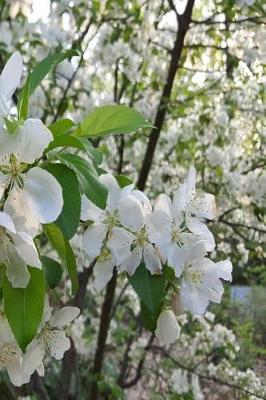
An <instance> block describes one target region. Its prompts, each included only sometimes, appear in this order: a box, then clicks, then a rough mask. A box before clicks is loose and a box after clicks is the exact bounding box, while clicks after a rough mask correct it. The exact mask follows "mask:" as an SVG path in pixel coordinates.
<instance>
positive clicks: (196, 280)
mask: <svg viewBox="0 0 266 400" xmlns="http://www.w3.org/2000/svg"><path fill="white" fill-rule="evenodd" d="M203 277H204V271H202V270H201V269H194V268H192V267H191V266H188V267H186V268H185V271H184V278H185V279H186V280H188V281H189V282H191V283H192V284H193V285H196V286H200V285H201V284H202V279H203Z"/></svg>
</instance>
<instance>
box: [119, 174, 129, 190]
mask: <svg viewBox="0 0 266 400" xmlns="http://www.w3.org/2000/svg"><path fill="white" fill-rule="evenodd" d="M115 179H116V180H117V183H118V185H119V186H120V187H121V188H123V187H125V186H128V185H132V183H133V181H132V180H131V179H130V178H128V177H127V176H126V175H122V174H120V175H115Z"/></svg>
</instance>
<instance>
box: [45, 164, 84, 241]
mask: <svg viewBox="0 0 266 400" xmlns="http://www.w3.org/2000/svg"><path fill="white" fill-rule="evenodd" d="M44 169H46V170H47V171H48V172H50V173H51V174H52V175H53V176H54V177H55V178H56V180H57V181H58V182H59V184H60V186H61V187H62V190H63V199H64V205H63V209H62V211H61V214H60V215H59V217H58V219H57V221H56V222H55V224H56V225H58V226H59V227H60V229H61V230H62V232H63V233H64V235H65V237H66V238H67V239H71V238H72V237H73V236H74V235H75V233H76V231H77V228H78V225H79V221H80V210H81V197H80V192H79V183H78V179H77V175H76V174H75V172H74V171H73V170H72V169H70V168H68V167H67V166H66V165H62V164H47V165H45V167H44Z"/></svg>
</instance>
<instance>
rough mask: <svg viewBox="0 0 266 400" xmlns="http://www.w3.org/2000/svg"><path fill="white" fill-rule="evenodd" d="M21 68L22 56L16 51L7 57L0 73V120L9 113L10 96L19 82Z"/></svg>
mask: <svg viewBox="0 0 266 400" xmlns="http://www.w3.org/2000/svg"><path fill="white" fill-rule="evenodd" d="M22 68H23V64H22V57H21V55H20V53H19V52H18V51H16V52H15V53H14V54H13V55H12V56H11V57H10V58H9V60H8V61H7V63H6V65H5V67H4V69H3V71H2V73H1V75H0V121H1V120H2V118H3V117H6V116H7V115H8V113H9V110H10V106H11V104H12V96H13V94H14V92H15V90H16V88H17V87H18V85H19V83H20V79H21V75H22Z"/></svg>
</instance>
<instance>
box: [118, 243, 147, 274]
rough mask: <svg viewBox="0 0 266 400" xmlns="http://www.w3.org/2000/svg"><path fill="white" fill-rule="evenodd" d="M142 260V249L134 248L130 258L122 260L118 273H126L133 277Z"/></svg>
mask: <svg viewBox="0 0 266 400" xmlns="http://www.w3.org/2000/svg"><path fill="white" fill-rule="evenodd" d="M141 260H142V249H141V248H140V247H138V246H136V247H135V248H134V250H133V251H132V253H131V254H130V256H129V257H128V258H127V259H126V260H124V261H123V262H122V263H121V264H120V266H119V269H120V271H126V272H127V273H128V274H129V275H133V274H134V273H135V271H136V269H137V268H138V266H139V265H140V263H141Z"/></svg>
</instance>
